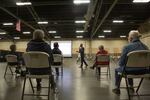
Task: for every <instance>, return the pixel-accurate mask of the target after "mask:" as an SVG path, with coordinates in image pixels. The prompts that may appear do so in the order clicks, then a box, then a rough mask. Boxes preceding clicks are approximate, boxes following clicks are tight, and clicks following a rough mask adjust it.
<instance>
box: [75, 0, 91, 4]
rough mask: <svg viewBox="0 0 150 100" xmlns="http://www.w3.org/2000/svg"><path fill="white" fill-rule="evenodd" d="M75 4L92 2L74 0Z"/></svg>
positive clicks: (88, 0)
mask: <svg viewBox="0 0 150 100" xmlns="http://www.w3.org/2000/svg"><path fill="white" fill-rule="evenodd" d="M73 3H74V4H87V3H90V0H74V1H73Z"/></svg>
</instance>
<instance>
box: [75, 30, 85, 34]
mask: <svg viewBox="0 0 150 100" xmlns="http://www.w3.org/2000/svg"><path fill="white" fill-rule="evenodd" d="M83 32H84V31H83V30H77V31H76V33H83Z"/></svg>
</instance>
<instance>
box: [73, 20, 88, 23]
mask: <svg viewBox="0 0 150 100" xmlns="http://www.w3.org/2000/svg"><path fill="white" fill-rule="evenodd" d="M75 23H77V24H78V23H82V24H83V23H86V21H85V20H76V21H75Z"/></svg>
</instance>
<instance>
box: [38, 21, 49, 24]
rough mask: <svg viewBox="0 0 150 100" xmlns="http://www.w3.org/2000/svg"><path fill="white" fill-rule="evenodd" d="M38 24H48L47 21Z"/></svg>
mask: <svg viewBox="0 0 150 100" xmlns="http://www.w3.org/2000/svg"><path fill="white" fill-rule="evenodd" d="M38 24H48V21H39V22H38Z"/></svg>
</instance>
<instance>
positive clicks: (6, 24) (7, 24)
mask: <svg viewBox="0 0 150 100" xmlns="http://www.w3.org/2000/svg"><path fill="white" fill-rule="evenodd" d="M3 25H4V26H9V25H14V23H3Z"/></svg>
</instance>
